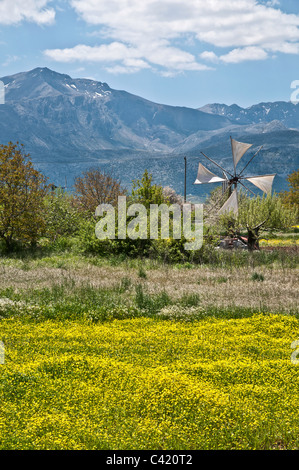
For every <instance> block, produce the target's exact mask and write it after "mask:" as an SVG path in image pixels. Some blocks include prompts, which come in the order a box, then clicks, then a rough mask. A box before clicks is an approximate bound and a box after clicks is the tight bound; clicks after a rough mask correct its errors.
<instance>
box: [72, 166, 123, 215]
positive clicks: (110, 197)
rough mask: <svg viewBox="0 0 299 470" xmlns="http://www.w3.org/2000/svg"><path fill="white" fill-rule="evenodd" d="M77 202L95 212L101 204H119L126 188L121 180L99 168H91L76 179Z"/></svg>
mask: <svg viewBox="0 0 299 470" xmlns="http://www.w3.org/2000/svg"><path fill="white" fill-rule="evenodd" d="M74 187H75V202H76V205H77V206H78V207H79V209H81V210H83V211H85V212H88V213H92V214H94V212H95V209H96V207H97V206H98V205H100V204H112V205H116V204H117V198H118V196H124V195H125V194H126V190H125V189H124V188H123V187H122V186H121V183H120V181H118V180H117V179H115V178H114V177H113V176H112V175H110V174H109V173H106V172H102V171H101V170H100V169H99V168H90V169H89V170H87V171H86V172H84V173H83V174H82V176H79V177H77V178H76V180H75V184H74Z"/></svg>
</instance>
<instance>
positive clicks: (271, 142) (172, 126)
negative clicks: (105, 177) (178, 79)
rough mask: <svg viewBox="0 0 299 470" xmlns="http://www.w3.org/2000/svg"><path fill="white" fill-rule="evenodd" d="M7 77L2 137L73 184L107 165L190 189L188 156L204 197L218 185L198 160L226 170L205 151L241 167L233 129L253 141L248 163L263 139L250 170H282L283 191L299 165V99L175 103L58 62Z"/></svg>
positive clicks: (127, 180)
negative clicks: (67, 70)
mask: <svg viewBox="0 0 299 470" xmlns="http://www.w3.org/2000/svg"><path fill="white" fill-rule="evenodd" d="M1 81H2V82H3V83H4V87H5V104H2V105H0V144H7V143H8V142H9V141H12V142H16V141H18V142H20V143H23V144H24V146H25V152H26V153H30V156H31V159H32V161H33V162H34V164H35V167H37V168H38V169H39V170H41V171H42V172H43V173H44V174H46V175H47V176H48V177H49V179H50V180H51V182H53V183H54V184H56V185H62V186H67V187H69V188H70V187H71V186H72V184H73V182H74V178H75V177H76V176H80V175H81V174H82V172H83V171H85V170H86V169H88V168H90V167H93V166H100V167H101V168H102V169H104V170H105V171H109V172H112V173H113V174H114V175H115V176H116V177H117V178H119V179H120V180H121V181H122V183H123V185H124V186H127V187H129V186H130V184H131V182H132V179H136V178H139V177H140V176H141V175H142V173H143V171H144V169H145V168H147V169H148V171H149V172H151V173H152V174H153V178H154V180H155V182H157V183H159V184H162V185H163V186H172V187H173V188H174V189H175V190H176V191H177V192H178V193H181V194H182V193H183V184H184V183H183V182H184V158H183V157H184V156H186V157H187V192H188V195H189V196H190V197H197V196H198V197H203V196H204V195H206V194H207V192H208V190H209V189H210V188H207V186H206V185H205V187H199V186H197V185H196V186H195V185H193V184H192V183H193V182H194V180H195V177H196V171H197V165H198V162H199V161H201V162H202V163H203V164H204V165H205V166H207V167H208V168H209V169H210V170H211V171H213V172H215V173H217V174H219V171H218V169H217V167H216V166H215V165H213V164H212V163H211V162H210V161H208V160H207V159H205V157H204V156H203V155H202V154H201V152H204V153H205V154H206V155H209V156H210V157H211V158H212V159H214V160H215V161H216V162H217V163H218V164H220V165H222V166H224V168H226V169H227V170H230V169H232V156H231V147H230V136H232V137H233V138H235V139H236V140H240V141H242V142H247V143H252V144H253V145H252V148H251V149H250V152H248V155H247V154H246V156H245V157H243V158H244V165H245V164H246V162H247V161H248V159H249V158H250V157H251V156H252V155H253V153H254V152H255V151H256V150H257V149H258V148H259V147H260V146H262V149H261V151H260V152H259V155H258V156H257V157H256V158H255V159H254V160H253V162H252V163H251V164H250V165H249V166H248V169H247V172H248V173H247V174H248V175H253V174H267V173H276V174H277V176H276V178H275V180H274V190H276V191H279V190H281V189H284V188H286V186H287V185H286V177H287V175H288V174H290V173H291V172H292V171H294V170H296V169H298V166H299V165H298V163H299V106H297V105H295V104H293V103H291V102H283V101H280V102H274V103H260V104H256V105H253V106H251V107H249V108H242V107H240V106H238V105H236V104H233V105H231V106H229V105H225V104H207V105H206V106H204V107H201V108H198V109H195V108H188V107H179V106H169V105H164V104H158V103H153V102H151V101H149V100H146V99H144V98H141V97H139V96H136V95H133V94H131V93H128V92H126V91H122V90H113V89H111V88H110V87H109V85H108V84H107V83H102V82H97V81H94V80H90V79H79V78H71V77H70V76H69V75H65V74H60V73H57V72H54V71H52V70H50V69H48V68H35V69H33V70H31V71H29V72H21V73H18V74H15V75H11V76H6V77H2V78H1ZM204 160H205V161H204Z"/></svg>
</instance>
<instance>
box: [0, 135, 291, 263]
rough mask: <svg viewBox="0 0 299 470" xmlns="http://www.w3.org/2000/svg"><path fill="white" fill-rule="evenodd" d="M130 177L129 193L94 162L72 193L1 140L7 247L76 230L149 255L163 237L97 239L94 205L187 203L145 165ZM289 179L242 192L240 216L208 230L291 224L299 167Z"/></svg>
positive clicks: (88, 240)
mask: <svg viewBox="0 0 299 470" xmlns="http://www.w3.org/2000/svg"><path fill="white" fill-rule="evenodd" d="M132 183H133V184H132V190H131V193H130V194H129V193H128V191H127V190H126V189H125V188H124V187H122V185H121V182H120V181H119V180H118V179H117V178H114V177H113V175H111V174H109V173H105V172H104V171H101V170H100V169H99V168H91V169H89V170H88V171H86V172H85V173H83V174H82V175H81V176H78V177H77V178H76V180H75V183H74V191H73V192H71V193H68V192H65V191H63V190H62V189H61V188H56V187H55V186H54V185H53V184H50V183H49V181H48V178H46V177H45V176H44V175H43V174H42V173H41V172H39V171H38V170H36V169H35V168H34V166H33V163H32V161H31V159H30V155H28V154H25V153H24V147H23V145H22V144H19V143H18V142H17V143H15V144H14V143H12V142H9V143H8V144H7V145H0V239H1V240H2V244H3V247H4V248H3V249H4V250H5V251H8V252H9V251H13V250H14V249H16V247H17V246H18V247H20V246H28V245H29V246H32V247H36V246H37V245H38V244H39V243H40V240H41V239H43V238H44V239H47V240H49V242H50V243H55V242H56V241H57V240H58V239H59V238H61V237H70V236H74V235H76V236H79V237H80V238H81V240H82V243H83V244H84V243H85V246H86V249H90V250H91V251H92V250H95V252H98V253H106V252H108V253H109V250H114V251H118V252H119V251H120V252H121V251H123V252H125V253H128V252H130V253H131V254H132V253H133V254H134V253H138V254H140V253H141V254H143V255H146V254H147V253H149V252H150V251H151V250H155V249H156V250H157V249H159V243H161V241H156V242H154V241H152V240H147V241H145V240H142V241H140V240H134V241H130V240H120V241H118V240H114V241H107V242H103V241H99V240H96V239H95V236H94V226H95V220H96V219H95V209H96V207H97V206H98V205H100V204H112V205H113V206H116V205H117V201H118V196H124V195H125V196H127V199H128V201H129V203H133V202H139V203H142V204H143V205H145V207H147V208H149V206H150V204H158V205H160V204H180V205H182V204H183V200H182V198H181V197H180V196H179V195H178V194H176V192H175V191H174V190H172V189H171V188H169V187H166V188H165V187H164V188H163V187H162V186H160V185H156V184H154V183H153V181H152V175H150V174H149V173H148V171H147V170H145V172H144V174H143V176H142V178H140V179H137V180H134V181H133V182H132ZM288 183H289V191H285V192H284V193H281V194H278V195H277V194H274V195H272V196H266V197H265V196H262V197H261V196H256V197H253V198H252V197H251V198H249V197H247V196H246V195H243V196H242V198H241V204H240V209H239V214H238V217H235V216H234V215H233V214H227V215H226V216H222V217H218V218H217V217H216V219H215V218H214V219H212V221H211V220H210V219H209V218H208V217H206V226H207V227H208V228H207V231H208V232H209V233H213V230H214V232H215V228H217V230H218V229H219V228H222V229H223V230H225V231H227V233H228V234H229V233H234V234H236V233H237V234H238V233H239V232H240V231H241V230H242V229H247V231H248V236H249V235H250V234H253V235H252V236H253V238H254V243H256V241H257V240H258V238H259V230H260V229H261V228H262V227H263V228H265V229H266V228H267V229H268V230H286V229H289V228H290V227H291V226H292V225H294V224H295V223H298V209H299V170H298V171H297V172H294V173H292V174H291V175H289V177H288ZM216 192H217V191H216ZM216 195H217V194H215V192H214V193H212V194H211V196H210V198H209V199H208V200H207V202H206V204H205V208H208V207H209V205H211V203H213V198H215V196H216ZM217 230H216V231H217ZM205 240H206V241H207V240H209V237H208V236H206V237H205ZM182 242H183V240H175V241H174V240H173V241H171V240H170V241H169V240H168V241H167V242H166V243H167V246H168V249H169V247H172V248H173V249H174V250H182ZM163 243H164V242H163Z"/></svg>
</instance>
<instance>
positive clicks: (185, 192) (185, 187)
mask: <svg viewBox="0 0 299 470" xmlns="http://www.w3.org/2000/svg"><path fill="white" fill-rule="evenodd" d="M184 160H185V183H184V203H185V204H186V200H187V157H184Z"/></svg>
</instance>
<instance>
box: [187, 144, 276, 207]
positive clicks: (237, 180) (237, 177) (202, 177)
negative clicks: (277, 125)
mask: <svg viewBox="0 0 299 470" xmlns="http://www.w3.org/2000/svg"><path fill="white" fill-rule="evenodd" d="M230 140H231V147H232V158H233V165H234V170H233V173H231V172H229V171H228V170H225V169H224V168H222V166H220V165H219V164H218V163H216V162H215V161H214V160H212V159H211V158H210V157H207V155H205V154H204V153H203V152H201V153H202V155H203V156H204V157H205V158H207V159H208V160H210V161H211V162H212V163H214V164H215V165H216V166H217V167H218V168H220V169H221V171H222V177H219V176H217V175H215V174H214V173H212V172H211V171H210V170H208V169H207V168H206V167H204V166H203V165H202V164H201V163H199V165H198V172H197V178H196V180H195V182H194V184H206V183H222V198H221V200H222V199H223V197H224V195H227V192H228V193H229V198H228V199H227V200H226V201H225V203H224V204H223V205H222V206H221V208H220V209H219V211H218V213H219V214H223V213H225V212H228V211H233V212H235V213H238V189H239V186H243V187H244V188H245V189H246V190H247V191H249V192H251V193H252V194H254V193H253V191H251V189H249V188H247V187H246V186H245V184H244V181H249V182H250V183H252V184H254V185H255V186H256V187H257V188H259V189H261V190H262V191H263V192H264V193H266V194H269V193H270V192H271V189H272V184H273V180H274V177H275V174H273V175H260V176H249V177H248V176H243V173H244V170H245V169H246V168H247V166H248V165H249V163H250V162H251V161H252V160H253V159H254V157H255V156H256V155H257V154H258V153H259V152H260V150H261V149H262V147H260V148H259V149H258V151H257V152H256V153H255V154H254V155H253V156H252V157H251V158H250V160H249V161H248V163H247V164H246V165H245V166H244V168H243V169H242V170H241V171H240V172H237V164H238V162H239V161H240V160H241V158H242V157H243V155H244V154H245V153H246V152H247V150H249V149H250V147H252V144H245V143H243V142H238V141H237V140H234V139H232V137H230Z"/></svg>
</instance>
